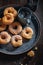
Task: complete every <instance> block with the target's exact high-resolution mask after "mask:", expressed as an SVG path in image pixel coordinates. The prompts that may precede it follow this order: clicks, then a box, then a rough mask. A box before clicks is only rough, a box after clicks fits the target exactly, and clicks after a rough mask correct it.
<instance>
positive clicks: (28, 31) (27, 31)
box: [21, 27, 33, 39]
mask: <svg viewBox="0 0 43 65" xmlns="http://www.w3.org/2000/svg"><path fill="white" fill-rule="evenodd" d="M21 35H22V36H23V37H24V38H26V39H31V38H32V36H33V30H32V28H30V27H26V28H24V30H22V32H21Z"/></svg>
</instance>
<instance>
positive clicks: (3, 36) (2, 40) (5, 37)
mask: <svg viewBox="0 0 43 65" xmlns="http://www.w3.org/2000/svg"><path fill="white" fill-rule="evenodd" d="M10 39H11V36H10V35H9V34H8V33H7V32H5V31H3V32H1V33H0V44H7V43H9V42H10Z"/></svg>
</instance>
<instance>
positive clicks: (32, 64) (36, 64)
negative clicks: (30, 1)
mask: <svg viewBox="0 0 43 65" xmlns="http://www.w3.org/2000/svg"><path fill="white" fill-rule="evenodd" d="M14 1H15V2H16V0H13V1H12V0H0V7H1V6H4V5H7V4H14ZM17 3H18V2H17ZM17 3H16V4H17ZM19 4H20V3H19ZM35 14H36V15H37V16H38V18H39V20H40V23H41V31H40V32H41V36H40V39H39V41H38V43H37V45H36V46H37V47H38V50H37V51H35V53H36V54H35V57H34V58H31V59H30V58H29V57H28V56H27V55H26V54H27V53H24V54H22V55H18V56H7V55H4V54H2V53H0V65H21V64H24V65H26V64H27V65H43V61H42V60H43V1H42V0H39V4H38V8H37V10H36V11H35ZM33 50H34V48H33Z"/></svg>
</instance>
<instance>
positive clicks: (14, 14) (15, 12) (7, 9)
mask: <svg viewBox="0 0 43 65" xmlns="http://www.w3.org/2000/svg"><path fill="white" fill-rule="evenodd" d="M8 13H12V14H13V16H14V17H16V16H17V11H16V9H14V8H13V7H8V8H6V9H5V10H4V15H6V14H8Z"/></svg>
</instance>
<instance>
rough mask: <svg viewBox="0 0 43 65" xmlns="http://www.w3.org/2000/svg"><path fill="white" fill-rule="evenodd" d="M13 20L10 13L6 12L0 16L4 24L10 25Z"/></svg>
mask: <svg viewBox="0 0 43 65" xmlns="http://www.w3.org/2000/svg"><path fill="white" fill-rule="evenodd" d="M13 21H14V17H13V15H12V14H11V13H10V14H6V15H5V16H4V17H3V18H2V22H3V24H5V25H10V24H11V23H12V22H13Z"/></svg>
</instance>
